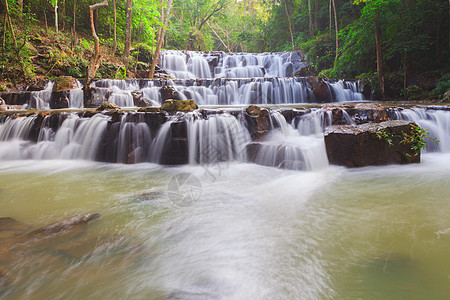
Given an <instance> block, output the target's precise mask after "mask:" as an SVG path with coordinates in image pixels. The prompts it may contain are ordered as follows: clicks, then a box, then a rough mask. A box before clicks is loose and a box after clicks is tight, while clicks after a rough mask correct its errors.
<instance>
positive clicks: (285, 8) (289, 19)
mask: <svg viewBox="0 0 450 300" xmlns="http://www.w3.org/2000/svg"><path fill="white" fill-rule="evenodd" d="M283 2H284V10H285V11H286V17H287V20H288V24H289V33H290V35H291V43H292V50H294V48H295V47H294V35H293V34H292V24H291V18H290V16H289V11H288V8H287V5H286V0H284V1H283Z"/></svg>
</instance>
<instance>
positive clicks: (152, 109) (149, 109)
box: [138, 107, 161, 112]
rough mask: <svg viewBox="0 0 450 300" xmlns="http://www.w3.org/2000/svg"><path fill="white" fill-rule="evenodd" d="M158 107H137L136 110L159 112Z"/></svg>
mask: <svg viewBox="0 0 450 300" xmlns="http://www.w3.org/2000/svg"><path fill="white" fill-rule="evenodd" d="M160 111H161V108H160V107H141V108H139V109H138V112H160Z"/></svg>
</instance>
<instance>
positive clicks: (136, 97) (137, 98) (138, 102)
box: [131, 91, 152, 107]
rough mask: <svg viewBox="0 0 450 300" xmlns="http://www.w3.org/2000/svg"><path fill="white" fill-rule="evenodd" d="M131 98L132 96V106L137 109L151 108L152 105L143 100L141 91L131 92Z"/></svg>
mask: <svg viewBox="0 0 450 300" xmlns="http://www.w3.org/2000/svg"><path fill="white" fill-rule="evenodd" d="M131 96H133V103H134V106H137V107H147V106H152V103H151V102H150V101H149V100H147V99H145V98H144V93H143V92H142V91H132V92H131Z"/></svg>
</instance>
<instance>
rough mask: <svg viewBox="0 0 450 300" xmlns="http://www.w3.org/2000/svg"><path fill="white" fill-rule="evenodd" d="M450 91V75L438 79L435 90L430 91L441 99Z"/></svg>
mask: <svg viewBox="0 0 450 300" xmlns="http://www.w3.org/2000/svg"><path fill="white" fill-rule="evenodd" d="M449 90H450V73H447V74H445V75H444V76H442V77H441V79H439V81H438V83H437V85H436V88H435V89H434V90H433V91H432V93H433V94H434V95H435V96H437V97H440V98H442V97H443V96H444V94H445V93H446V92H447V91H449Z"/></svg>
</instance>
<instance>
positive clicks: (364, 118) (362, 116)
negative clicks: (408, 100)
mask: <svg viewBox="0 0 450 300" xmlns="http://www.w3.org/2000/svg"><path fill="white" fill-rule="evenodd" d="M346 111H347V113H348V114H349V115H350V116H351V117H352V118H353V120H354V121H355V122H356V124H363V123H369V122H376V123H379V122H384V121H387V120H389V117H388V113H387V108H386V106H384V105H382V104H379V103H359V104H357V105H355V107H353V108H348V109H346ZM333 125H334V124H333Z"/></svg>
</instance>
